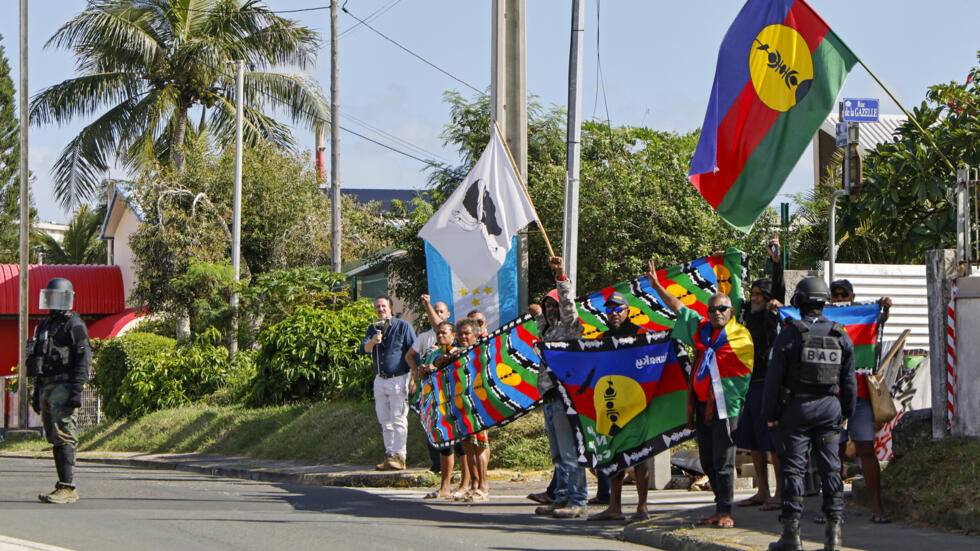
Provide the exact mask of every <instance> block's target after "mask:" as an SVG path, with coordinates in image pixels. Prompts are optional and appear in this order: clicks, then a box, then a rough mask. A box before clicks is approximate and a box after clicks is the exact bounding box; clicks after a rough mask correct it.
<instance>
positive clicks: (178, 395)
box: [118, 328, 252, 417]
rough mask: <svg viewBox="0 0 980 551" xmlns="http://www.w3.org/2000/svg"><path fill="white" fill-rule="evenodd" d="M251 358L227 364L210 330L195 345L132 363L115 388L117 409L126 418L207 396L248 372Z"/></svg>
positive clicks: (218, 337) (246, 356)
mask: <svg viewBox="0 0 980 551" xmlns="http://www.w3.org/2000/svg"><path fill="white" fill-rule="evenodd" d="M251 358H252V356H251V355H249V354H243V355H241V359H240V360H239V359H238V358H236V360H237V361H236V362H235V363H229V362H228V349H226V348H225V347H224V346H222V345H221V333H220V332H219V331H218V330H217V329H214V328H211V329H208V330H206V331H204V332H202V333H200V334H199V335H198V336H197V338H196V339H195V342H194V343H193V344H191V345H189V346H181V347H178V348H176V349H175V350H174V351H172V352H168V353H158V354H153V355H148V356H145V357H142V358H140V359H139V360H137V361H136V362H134V364H133V367H132V369H130V371H129V373H127V374H126V377H125V378H124V379H123V381H122V384H121V385H120V387H119V393H118V400H119V404H120V406H121V407H122V408H123V410H124V411H125V414H126V415H128V416H129V417H138V416H140V415H143V414H146V413H149V412H151V411H156V410H158V409H165V408H173V407H177V406H181V405H184V404H189V403H192V402H196V401H198V400H201V399H202V398H205V397H207V396H210V395H211V394H213V393H214V392H216V391H217V390H218V389H219V388H221V387H223V386H225V385H226V384H227V382H228V381H229V380H232V379H235V377H236V375H237V376H238V377H239V378H240V377H241V375H240V372H248V371H249V370H250V363H251Z"/></svg>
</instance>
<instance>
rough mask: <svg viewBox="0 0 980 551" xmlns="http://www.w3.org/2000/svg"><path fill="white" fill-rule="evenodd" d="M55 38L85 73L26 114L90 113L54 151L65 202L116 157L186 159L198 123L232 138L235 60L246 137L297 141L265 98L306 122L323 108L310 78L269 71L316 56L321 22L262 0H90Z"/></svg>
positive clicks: (73, 200)
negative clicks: (289, 14)
mask: <svg viewBox="0 0 980 551" xmlns="http://www.w3.org/2000/svg"><path fill="white" fill-rule="evenodd" d="M188 6H190V8H189V7H188ZM48 44H49V45H54V46H57V47H61V48H65V49H68V50H70V51H71V52H73V53H74V54H75V57H76V59H77V62H76V66H77V67H79V68H80V70H81V72H82V73H84V74H82V75H80V76H77V77H73V78H70V79H67V80H65V81H63V82H60V83H58V84H54V85H52V86H50V87H48V88H46V89H44V90H42V91H41V92H40V93H38V95H37V96H35V97H34V99H33V101H32V102H31V122H32V123H34V124H50V123H58V124H66V123H68V122H69V121H71V120H73V119H75V118H85V119H89V120H91V118H92V117H94V118H95V120H94V121H92V122H91V123H89V124H88V125H87V126H85V127H84V128H83V129H82V130H81V132H80V133H79V134H78V135H77V136H75V137H74V138H72V139H71V141H70V142H69V143H68V145H67V146H66V147H65V150H64V151H63V152H62V154H61V155H60V156H58V161H57V162H56V163H55V166H54V169H53V173H54V176H55V180H56V183H55V195H56V196H57V197H58V198H59V200H60V201H61V202H62V204H63V205H64V206H71V205H77V204H80V203H81V202H83V201H84V200H85V199H87V198H88V197H90V196H91V195H92V192H93V191H94V190H95V189H96V186H97V184H98V180H99V179H100V177H101V175H102V174H103V173H105V172H106V171H107V170H108V169H109V167H110V166H111V165H112V164H113V162H115V161H116V160H117V159H118V160H120V161H121V162H122V163H123V164H124V165H126V167H127V168H129V169H131V170H132V171H134V172H136V171H138V170H141V169H146V168H149V167H152V166H154V165H156V164H158V163H163V164H169V163H171V162H172V163H173V166H174V167H175V168H177V169H178V171H179V170H180V169H181V168H182V165H183V152H184V150H185V148H187V149H190V147H189V146H190V144H188V143H187V142H186V141H185V140H186V139H188V137H190V136H191V135H193V134H208V135H209V136H210V138H211V139H213V140H214V141H215V142H216V143H219V144H222V145H227V144H230V143H233V140H234V136H235V131H234V129H235V126H234V125H235V108H234V105H233V103H232V102H231V101H229V100H228V98H229V97H233V91H234V88H235V71H234V69H233V66H232V65H230V64H229V63H228V61H229V60H236V59H239V60H244V61H245V65H246V71H245V89H244V92H245V105H246V106H247V107H246V109H245V112H244V113H243V117H244V119H245V125H244V137H245V141H246V143H248V144H250V145H254V144H257V143H259V142H266V143H271V144H275V145H277V146H279V147H287V148H290V147H293V146H294V145H295V144H294V140H293V137H292V133H291V132H290V130H289V128H288V127H287V126H286V125H284V124H283V123H281V122H279V121H277V120H275V119H273V118H271V117H270V116H268V115H267V114H266V113H265V112H263V111H264V110H266V109H271V110H282V111H283V112H286V113H288V114H289V115H290V116H291V118H292V120H293V121H294V122H301V123H304V124H305V125H306V126H307V127H308V128H309V127H312V126H313V125H315V124H319V123H321V122H322V121H326V120H327V119H328V113H327V112H328V110H327V102H326V99H325V97H324V95H323V91H322V90H321V89H320V86H319V84H318V83H317V82H316V81H315V80H314V79H312V78H310V77H309V76H307V75H304V74H302V73H295V72H291V73H284V72H283V73H280V72H267V71H266V70H267V69H270V68H272V67H274V66H277V65H292V66H294V67H297V68H299V69H304V68H306V67H308V66H310V65H312V64H313V63H314V62H315V59H316V53H317V51H318V50H319V47H320V44H319V37H318V35H317V33H316V32H315V31H313V30H312V29H308V28H306V27H303V26H301V25H299V24H297V23H296V22H295V21H292V20H290V19H287V18H284V17H280V16H279V15H276V14H275V13H274V12H273V11H271V10H270V8H268V7H266V6H265V5H264V4H262V3H260V2H253V1H239V0H196V1H194V2H187V0H159V1H156V2H141V1H136V0H94V1H92V2H89V3H88V5H87V6H86V7H85V9H84V10H83V11H81V12H80V13H78V14H76V15H75V16H73V17H72V18H71V19H70V20H69V21H68V22H67V23H65V24H64V25H62V26H61V28H60V29H58V31H57V32H55V34H54V36H53V37H51V39H50V40H49V41H48ZM193 107H198V108H200V109H202V111H203V112H202V113H201V116H200V120H201V124H200V125H199V126H198V127H196V128H195V127H194V125H193V124H192V123H190V121H189V110H190V109H191V108H193Z"/></svg>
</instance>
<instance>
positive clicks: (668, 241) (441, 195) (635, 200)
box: [383, 93, 776, 313]
mask: <svg viewBox="0 0 980 551" xmlns="http://www.w3.org/2000/svg"><path fill="white" fill-rule="evenodd" d="M446 99H447V102H448V103H449V104H450V122H449V124H447V125H446V130H445V132H444V133H443V139H444V140H445V143H447V144H454V145H456V146H457V147H458V149H459V152H460V155H461V157H462V158H463V159H464V160H463V163H462V164H461V165H460V166H458V167H452V168H449V167H443V168H434V169H433V171H432V173H431V175H430V184H431V186H432V190H431V193H430V194H429V198H430V200H431V201H432V204H431V205H430V204H425V202H424V201H422V200H421V199H415V200H413V203H412V206H413V207H415V210H413V211H412V212H408V210H407V209H404V208H403V209H401V210H400V211H396V212H395V216H396V217H398V218H400V219H402V220H403V223H402V224H400V225H398V226H389V227H387V228H386V230H385V233H384V234H383V237H384V238H385V239H386V240H388V241H389V242H391V243H394V244H395V245H396V246H397V247H398V248H399V249H404V250H405V251H407V255H406V256H404V257H402V258H400V259H397V260H395V261H393V262H391V263H390V269H391V271H392V272H393V273H394V274H395V275H396V276H397V277H396V278H394V280H395V281H397V283H395V291H394V292H395V294H397V295H398V296H401V297H417V296H419V295H421V294H423V293H425V292H427V291H426V288H427V284H426V277H425V251H424V247H423V244H422V241H421V240H419V239H418V238H417V234H418V231H419V229H421V227H422V226H423V225H424V224H425V222H426V221H427V220H428V219H429V217H430V216H431V215H432V212H433V211H434V210H435V209H437V208H438V207H439V205H441V204H442V202H444V201H445V199H446V197H448V195H449V194H450V193H451V192H452V190H453V189H454V188H455V187H456V186H457V185H458V184H459V181H460V180H461V179H462V178H463V176H464V175H465V174H466V172H467V171H468V170H469V168H470V167H471V166H472V164H473V163H475V161H476V159H477V158H478V157H479V154H480V153H481V152H482V151H483V148H484V147H486V143H487V141H488V140H489V128H490V118H489V98H487V97H486V96H480V97H478V98H477V99H475V100H473V101H467V100H465V99H464V98H463V97H461V96H460V95H458V94H455V93H447V94H446ZM565 137H566V136H565V125H564V114H563V112H562V111H561V110H559V109H557V108H552V109H550V110H544V109H542V108H541V106H540V105H538V104H536V103H534V102H531V103H530V104H529V106H528V190H529V192H530V194H531V198H532V200H533V202H534V205H535V207H536V208H537V211H538V215H539V216H540V217H541V221H542V223H543V224H544V227H545V230H546V231H547V232H548V235H549V237H550V239H551V243H552V246H553V247H554V249H555V252H556V253H558V254H560V253H561V250H562V243H561V230H562V227H563V220H564V185H565ZM697 138H698V134H697V133H696V132H693V133H689V134H684V135H680V134H676V133H673V132H662V131H655V130H651V129H649V128H640V127H626V126H623V127H615V128H610V127H609V126H607V125H605V124H603V123H598V122H586V123H584V124H583V125H582V154H581V159H582V168H581V182H582V185H581V188H580V194H579V249H578V282H577V288H578V290H579V291H580V292H583V293H584V292H587V291H592V290H596V289H600V288H602V287H605V286H607V285H611V284H613V283H615V282H617V281H622V280H624V279H628V278H631V277H636V276H638V275H639V274H640V273H642V272H643V271H645V270H646V261H647V260H648V259H650V258H653V259H654V260H655V261H656V262H657V264H658V265H660V266H666V265H669V264H674V263H678V262H684V261H687V260H691V259H693V258H697V257H699V256H704V255H706V254H709V253H710V252H712V251H714V250H717V249H724V248H727V247H729V246H735V247H738V248H740V249H742V250H743V251H746V252H748V253H750V254H752V255H753V256H754V257H755V258H759V259H763V258H765V256H764V252H763V250H764V249H763V246H764V244H765V243H766V242H767V241H768V237H769V235H768V232H769V229H770V228H771V227H773V225H774V223H775V220H776V215H775V212H774V211H772V210H771V209H768V210H767V211H766V213H765V214H764V215H763V217H762V218H761V219H760V220H759V221H758V222H757V223H756V225H755V228H754V229H753V230H752V232H751V233H749V234H748V235H745V234H742V233H741V232H738V231H736V230H734V229H732V228H731V227H730V226H728V225H727V224H725V223H724V222H723V221H722V220H721V219H720V218H719V217H718V216H717V215H715V213H714V212H713V211H712V210H711V208H710V207H709V206H708V204H707V203H706V202H705V201H704V199H702V198H701V196H700V195H698V194H697V192H696V191H695V190H694V188H693V187H692V186H691V184H690V183H689V182H688V180H687V170H688V167H689V166H690V160H691V157H692V155H693V154H694V148H695V146H696V145H697ZM529 229H530V230H531V232H532V233H530V235H529V237H528V241H529V254H528V256H529V259H530V266H529V270H530V275H529V282H528V286H529V293H530V296H531V300H532V301H534V300H537V298H538V297H540V296H542V295H543V294H545V293H546V292H547V291H548V290H550V289H551V288H552V287H553V286H554V283H553V276H552V275H551V272H550V270H549V269H548V267H547V263H546V259H547V256H548V252H547V248H546V246H545V243H544V239H543V237H542V236H541V234H540V233H539V232H537V231H536V227H534V226H532V227H531V228H529ZM763 267H764V262H761V261H760V262H756V263H754V264H753V265H752V275H757V274H759V273H761V271H762V269H763ZM409 305H410V307H411V308H416V309H418V308H420V305H419V304H418V303H417V301H409ZM420 313H421V312H420Z"/></svg>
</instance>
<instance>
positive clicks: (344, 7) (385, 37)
mask: <svg viewBox="0 0 980 551" xmlns="http://www.w3.org/2000/svg"><path fill="white" fill-rule="evenodd" d="M340 9H341V10H343V11H344V13H346V14H347V15H349V16H351V17H353V18H354V19H356V20H357V21H360V22H361V24H362V25H364V26H365V27H367V28H369V29H371V30H372V31H374V33H375V34H377V35H378V36H380V37H381V38H384V39H385V40H387V41H388V42H391V43H392V44H394V45H395V46H398V47H399V48H401V49H402V50H404V51H406V52H408V53H409V54H411V55H412V56H414V57H415V58H417V59H418V60H420V61H422V62H423V63H425V64H426V65H428V66H430V67H432V68H433V69H435V70H437V71H439V72H440V73H442V74H444V75H446V76H448V77H449V78H451V79H453V80H455V81H456V82H458V83H460V84H462V85H464V86H467V87H469V88H470V89H471V90H473V91H474V92H476V93H477V94H482V93H483V91H482V90H479V89H477V88H476V87H475V86H473V85H472V84H470V83H468V82H466V81H465V80H463V79H461V78H459V77H457V76H456V75H454V74H452V73H450V72H449V71H447V70H445V69H443V68H441V67H439V66H438V65H436V64H435V63H432V62H431V61H429V60H428V59H425V58H424V57H422V56H420V55H419V54H417V53H415V52H413V51H412V50H409V49H408V48H407V47H405V46H402V45H401V44H400V43H398V42H397V41H396V40H394V39H393V38H390V37H389V36H387V35H385V34H384V33H382V32H381V31H379V30H378V29H375V28H374V27H372V26H371V25H369V24H368V23H367V22H366V21H364V20H363V19H361V18H359V17H357V16H356V15H354V14H353V13H351V12H350V11H349V10H348V9H347V6H346V3H345V5H344V6H343V7H341V8H340Z"/></svg>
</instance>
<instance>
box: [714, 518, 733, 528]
mask: <svg viewBox="0 0 980 551" xmlns="http://www.w3.org/2000/svg"><path fill="white" fill-rule="evenodd" d="M715 526H716V527H718V528H735V519H733V518H731V517H726V518H723V519H719V520H718V522H716V523H715Z"/></svg>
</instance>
